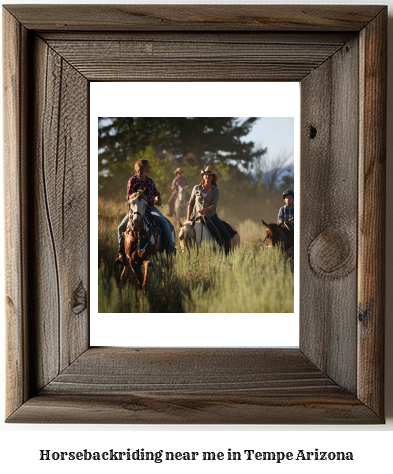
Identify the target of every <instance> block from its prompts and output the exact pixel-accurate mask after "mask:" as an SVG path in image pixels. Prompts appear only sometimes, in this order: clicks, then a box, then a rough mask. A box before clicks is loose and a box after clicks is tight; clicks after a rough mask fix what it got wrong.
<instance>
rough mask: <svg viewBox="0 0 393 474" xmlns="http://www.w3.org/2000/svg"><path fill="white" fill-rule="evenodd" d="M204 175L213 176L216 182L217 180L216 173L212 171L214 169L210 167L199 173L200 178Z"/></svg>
mask: <svg viewBox="0 0 393 474" xmlns="http://www.w3.org/2000/svg"><path fill="white" fill-rule="evenodd" d="M204 174H213V175H214V176H215V177H216V181H217V180H218V175H217V172H216V171H214V168H213V167H212V166H210V165H208V166H206V168H205V171H201V176H203V175H204Z"/></svg>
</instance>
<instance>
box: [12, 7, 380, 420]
mask: <svg viewBox="0 0 393 474" xmlns="http://www.w3.org/2000/svg"><path fill="white" fill-rule="evenodd" d="M146 8H147V7H134V6H121V7H117V6H94V7H90V6H74V5H73V6H46V5H45V6H43V5H42V6H38V7H35V6H11V7H7V9H8V12H7V11H5V12H4V21H5V28H4V30H5V32H6V37H5V75H4V78H5V82H4V85H5V102H6V104H5V124H6V131H7V133H6V134H5V154H6V157H7V159H6V173H7V176H9V182H8V183H7V194H6V204H7V207H9V208H8V209H7V212H6V220H7V222H6V231H7V271H8V273H7V297H8V299H7V301H8V309H7V324H8V327H7V334H8V335H7V337H8V339H7V344H8V367H7V391H8V392H7V418H8V421H10V422H31V423H37V422H45V423H46V422H48V423H50V422H52V423H53V422H64V423H65V422H68V423H70V422H75V423H79V422H88V423H383V422H384V415H383V379H382V376H381V374H382V371H383V364H382V361H383V288H384V279H383V278H384V275H383V269H382V268H383V266H382V262H383V248H384V247H383V234H382V233H381V232H380V229H381V225H380V223H381V216H382V212H383V203H382V204H381V202H382V201H383V199H384V192H385V191H384V186H383V184H381V183H382V182H383V178H384V173H385V168H384V166H385V164H384V146H385V130H384V126H385V121H384V120H385V118H384V112H385V109H384V107H385V102H384V101H385V97H386V95H385V94H386V77H385V67H386V53H384V49H383V46H384V44H385V38H386V8H383V7H365V6H363V7H359V6H348V7H337V6H334V7H333V6H332V7H315V6H307V7H299V6H296V7H295V6H294V7H289V6H283V7H280V8H278V7H269V6H266V7H265V6H254V7H252V6H251V7H247V8H246V7H235V8H233V9H232V8H229V9H227V8H225V9H223V8H221V7H220V6H212V8H210V7H208V8H207V9H205V7H197V6H195V7H191V8H190V9H188V8H185V9H183V7H178V6H176V7H173V8H171V7H163V6H161V7H159V9H158V10H157V9H156V6H152V7H151V8H150V7H148V8H147V9H146ZM9 12H11V14H9ZM381 12H382V13H381ZM87 16H89V18H87ZM15 18H16V19H15ZM284 28H285V29H286V30H287V31H286V32H283V29H284ZM364 28H365V29H364ZM100 29H101V31H99V30H100ZM103 31H105V33H103ZM108 31H111V32H113V34H112V33H111V34H109V33H108ZM279 31H281V33H279ZM310 31H313V32H316V33H315V34H314V33H312V34H311V33H310ZM340 31H341V32H342V31H346V32H356V34H353V33H345V34H342V33H337V32H340ZM258 32H259V33H258ZM295 32H298V33H296V34H295ZM327 32H329V33H328V34H326V33H327ZM331 32H334V33H331ZM125 35H126V36H127V37H126V36H125ZM248 35H250V36H249V38H250V41H249V44H248V46H247V40H246V38H247V36H248ZM329 38H330V39H329ZM284 46H285V47H284ZM285 48H288V51H285ZM89 50H90V51H91V52H92V54H88V53H89ZM272 52H273V53H274V54H272ZM278 53H279V54H281V55H282V56H281V57H279V56H278ZM289 53H290V54H289ZM111 58H112V59H113V63H111ZM124 58H125V59H126V60H125V59H124ZM179 58H180V59H181V58H183V59H182V61H183V62H182V63H181V67H180V68H179V71H180V72H179V74H178V76H177V77H174V76H173V71H174V65H176V64H177V62H178V61H179ZM127 62H129V63H130V64H129V65H127ZM104 66H105V70H104V69H103V67H104ZM186 68H188V70H189V71H190V72H189V76H187V74H186ZM307 68H308V69H307ZM210 71H211V72H210ZM359 71H360V74H359ZM209 74H210V75H209ZM228 74H229V76H227V75H228ZM231 74H232V76H231ZM228 77H230V79H231V80H244V81H247V80H266V78H269V80H288V81H291V80H300V79H299V77H301V91H302V157H301V160H302V162H301V187H302V189H301V202H302V204H301V205H302V208H301V228H302V231H301V255H300V258H301V261H302V263H301V289H302V292H301V301H302V303H301V305H302V306H301V314H300V320H301V328H300V333H301V341H300V350H294V351H283V350H271V351H266V350H261V349H260V350H251V349H249V350H244V351H239V350H235V349H233V350H218V349H214V350H210V351H209V350H204V351H203V350H202V351H201V350H197V349H191V350H188V351H175V350H169V349H166V350H147V349H143V350H140V351H137V350H131V349H128V350H121V349H105V348H89V342H88V299H89V291H88V290H89V275H88V253H89V251H88V239H87V235H88V228H89V227H88V201H89V187H88V169H89V157H88V138H87V137H88V135H89V124H88V98H89V97H88V86H89V80H91V78H95V79H96V80H108V78H109V79H110V80H117V79H119V78H123V79H124V80H130V81H132V80H153V79H155V80H162V79H163V78H164V79H167V78H170V79H174V80H190V81H199V80H207V79H206V78H208V80H211V79H215V80H228ZM359 104H360V109H359ZM359 157H360V158H359ZM358 166H359V171H358ZM24 203H26V207H25V206H24ZM317 203H320V208H319V215H318V218H316V215H315V207H316V204H317ZM370 224H371V225H372V231H371V232H370V228H369V227H368V226H369V225H370ZM358 234H359V235H358ZM27 235H28V236H29V237H31V239H30V240H29V243H28V244H24V245H22V241H23V242H25V241H26V239H25V236H27ZM370 243H372V244H374V246H372V245H370ZM20 246H21V248H22V250H21V255H22V256H26V255H28V256H29V259H28V264H27V265H26V264H24V263H23V260H18V259H17V258H15V252H18V250H19V248H20Z"/></svg>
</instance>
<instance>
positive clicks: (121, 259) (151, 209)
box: [115, 159, 176, 264]
mask: <svg viewBox="0 0 393 474" xmlns="http://www.w3.org/2000/svg"><path fill="white" fill-rule="evenodd" d="M135 171H136V174H134V176H132V177H131V178H130V179H129V180H128V184H127V198H126V199H127V201H128V198H129V197H130V195H131V194H132V193H133V189H134V186H135V185H139V189H142V190H143V189H145V188H146V189H147V204H148V206H147V209H146V211H147V213H148V214H150V215H151V216H152V217H153V218H154V219H155V220H156V221H157V222H158V224H159V225H160V227H161V229H162V230H163V232H164V234H165V237H166V239H167V241H168V244H169V250H170V251H171V252H176V248H175V242H174V241H173V237H172V230H173V227H172V224H171V223H170V222H169V221H168V220H167V218H166V217H165V216H163V215H162V214H161V212H160V211H159V210H158V209H157V208H156V207H155V204H156V205H157V206H161V202H162V201H161V195H160V193H159V191H158V189H157V188H156V185H155V183H154V181H153V180H152V179H151V178H149V177H148V176H147V175H148V174H149V173H150V171H151V166H150V164H149V162H148V160H143V159H142V160H138V161H137V162H136V163H135ZM127 222H128V213H127V214H126V215H125V217H124V219H123V220H122V221H121V223H120V225H119V227H118V237H119V255H118V257H117V258H116V260H115V261H116V262H117V263H120V264H124V263H125V262H126V256H125V251H124V237H123V232H124V231H125V230H126V227H127Z"/></svg>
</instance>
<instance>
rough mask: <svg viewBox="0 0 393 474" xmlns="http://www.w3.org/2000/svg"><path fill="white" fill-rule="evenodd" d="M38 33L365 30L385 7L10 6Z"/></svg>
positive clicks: (10, 9) (9, 6)
mask: <svg viewBox="0 0 393 474" xmlns="http://www.w3.org/2000/svg"><path fill="white" fill-rule="evenodd" d="M5 8H7V9H8V10H9V11H10V12H11V13H12V14H13V15H15V16H16V17H17V18H18V19H19V20H20V21H21V22H22V23H23V24H24V25H25V26H26V27H27V28H30V29H34V30H36V31H45V30H54V29H56V30H74V31H83V30H89V31H97V30H98V31H99V30H105V31H122V30H123V31H124V30H128V31H138V30H142V31H168V30H169V31H209V30H210V31H360V30H361V29H362V28H364V27H365V26H366V25H367V23H368V22H369V21H370V20H372V19H373V18H374V17H375V16H376V15H377V14H378V12H379V11H381V8H382V7H380V6H375V5H370V6H364V5H363V6H361V7H360V6H359V5H347V6H344V5H340V7H339V8H337V6H336V5H300V6H299V5H263V6H261V5H203V6H199V5H176V7H175V8H171V7H169V8H168V6H167V5H143V6H141V5H100V6H99V8H91V7H90V6H88V5H51V7H50V8H47V6H46V5H6V6H5Z"/></svg>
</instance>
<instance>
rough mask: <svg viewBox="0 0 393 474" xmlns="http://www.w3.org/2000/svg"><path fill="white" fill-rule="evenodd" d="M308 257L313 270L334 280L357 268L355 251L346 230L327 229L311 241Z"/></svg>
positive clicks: (320, 275) (323, 276)
mask: <svg viewBox="0 0 393 474" xmlns="http://www.w3.org/2000/svg"><path fill="white" fill-rule="evenodd" d="M308 259H309V264H310V267H311V269H312V271H313V272H314V273H315V274H316V275H318V276H319V277H322V278H328V279H332V280H336V279H340V278H342V277H344V276H346V275H348V274H349V273H350V272H351V271H352V270H353V269H354V268H355V263H356V262H355V258H354V252H353V249H352V248H351V242H350V239H349V238H348V236H347V234H346V233H345V231H344V230H336V229H325V230H323V231H322V232H321V233H320V234H318V235H317V236H316V238H315V239H314V240H313V241H312V242H311V243H310V245H309V247H308Z"/></svg>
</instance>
